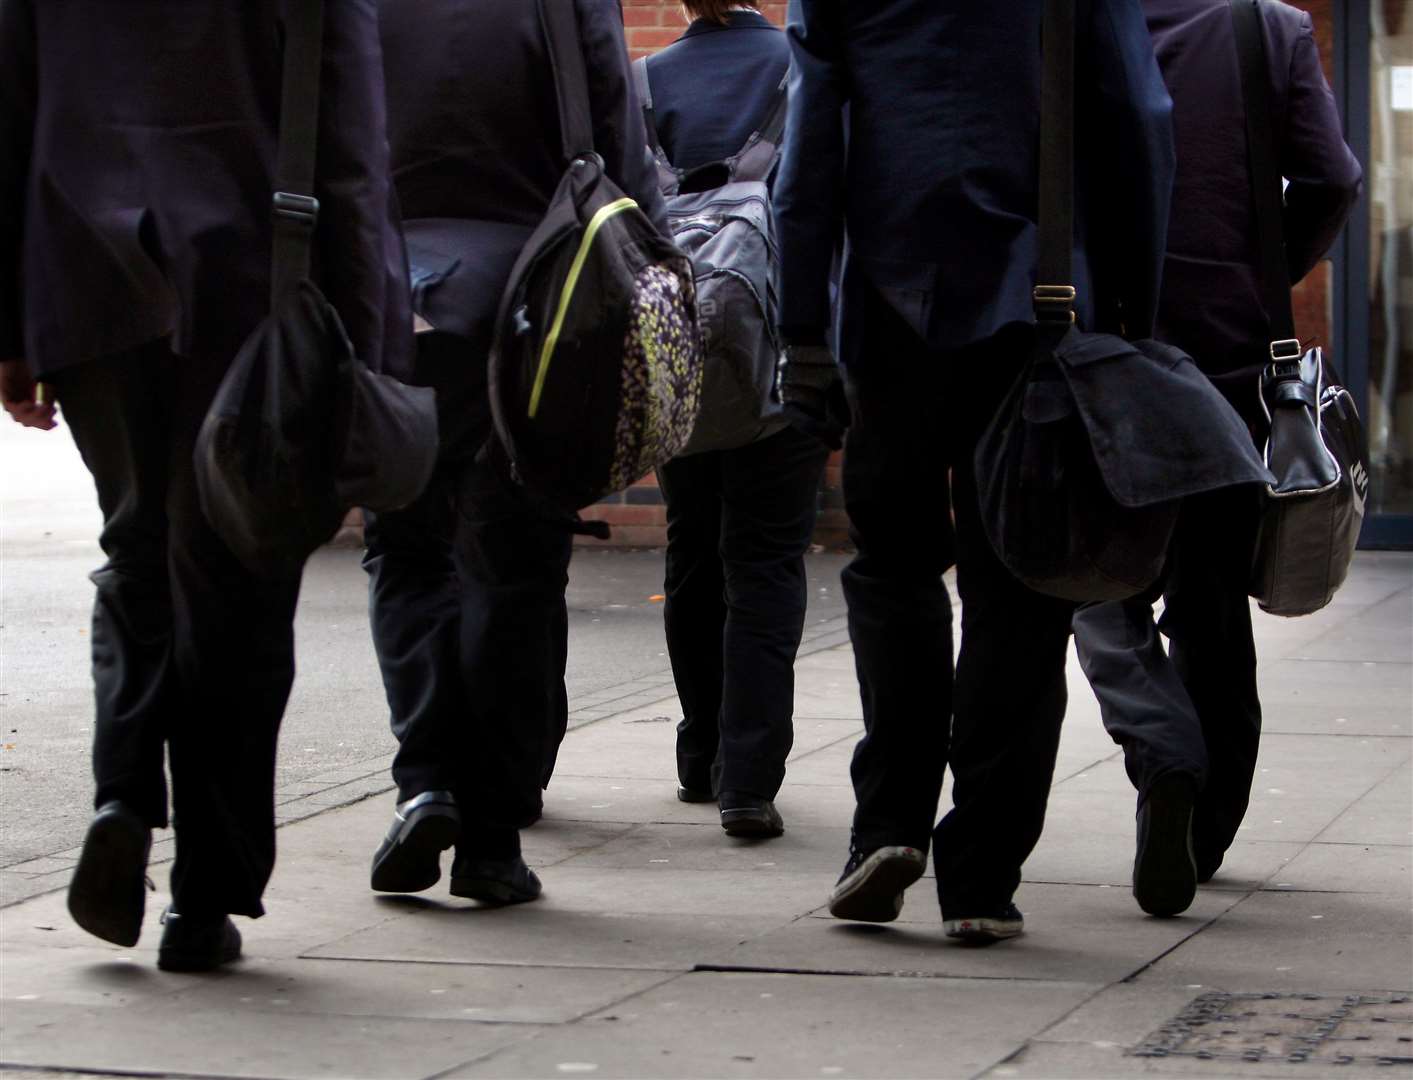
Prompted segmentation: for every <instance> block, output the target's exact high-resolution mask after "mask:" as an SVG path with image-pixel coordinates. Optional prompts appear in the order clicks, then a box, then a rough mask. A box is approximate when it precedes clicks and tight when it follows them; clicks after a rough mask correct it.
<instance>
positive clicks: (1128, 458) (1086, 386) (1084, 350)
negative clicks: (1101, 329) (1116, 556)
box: [1055, 329, 1273, 507]
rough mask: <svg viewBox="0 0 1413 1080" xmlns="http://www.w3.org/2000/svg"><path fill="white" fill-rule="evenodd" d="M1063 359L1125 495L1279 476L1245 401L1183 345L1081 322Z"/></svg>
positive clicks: (1139, 501) (1165, 493) (1141, 501)
mask: <svg viewBox="0 0 1413 1080" xmlns="http://www.w3.org/2000/svg"><path fill="white" fill-rule="evenodd" d="M1055 359H1056V361H1057V363H1058V364H1059V367H1060V370H1061V371H1062V372H1063V374H1064V377H1065V381H1066V382H1067V383H1068V385H1069V389H1070V392H1071V393H1072V394H1073V395H1074V400H1075V405H1076V406H1077V408H1078V409H1079V413H1080V416H1081V418H1082V419H1083V421H1084V426H1085V430H1086V431H1087V432H1088V434H1089V440H1090V444H1091V446H1092V448H1093V451H1094V457H1095V460H1096V461H1097V463H1098V465H1099V469H1100V471H1101V472H1102V473H1103V476H1104V482H1105V484H1106V485H1107V486H1108V488H1109V491H1110V493H1111V494H1112V495H1113V496H1114V498H1115V500H1116V501H1118V502H1119V503H1120V504H1121V505H1123V506H1129V507H1136V506H1149V505H1152V504H1154V503H1159V502H1166V501H1168V500H1171V499H1178V498H1183V497H1185V496H1187V495H1196V494H1199V493H1201V492H1204V491H1213V490H1216V489H1218V488H1223V487H1231V486H1233V485H1236V484H1263V483H1270V482H1271V481H1272V480H1273V477H1272V476H1271V473H1270V471H1269V470H1267V469H1266V467H1265V466H1264V465H1263V464H1262V462H1261V458H1260V456H1259V455H1258V454H1257V452H1256V446H1255V444H1254V443H1253V442H1252V439H1251V434H1250V432H1249V431H1248V429H1247V427H1246V424H1245V423H1244V422H1243V421H1242V419H1241V417H1240V416H1238V415H1237V413H1236V410H1235V409H1233V408H1232V407H1231V405H1230V404H1229V403H1228V402H1227V400H1226V399H1225V398H1224V397H1223V396H1222V394H1221V392H1220V391H1218V390H1217V388H1216V387H1215V386H1213V385H1212V383H1211V382H1210V381H1209V380H1208V379H1207V377H1206V376H1204V375H1203V374H1202V373H1201V372H1200V371H1198V370H1197V366H1196V365H1195V364H1194V363H1193V362H1192V360H1191V359H1190V358H1188V357H1187V356H1186V355H1184V354H1183V353H1182V352H1181V351H1180V350H1177V349H1174V348H1172V347H1171V346H1169V345H1164V344H1162V343H1160V342H1156V341H1139V342H1132V343H1130V342H1128V341H1125V340H1123V339H1122V338H1119V337H1114V336H1112V335H1108V334H1089V333H1084V332H1082V331H1079V330H1076V329H1071V330H1070V331H1069V333H1067V334H1066V335H1065V337H1064V338H1063V339H1062V340H1061V342H1060V344H1059V345H1058V346H1057V347H1056V349H1055Z"/></svg>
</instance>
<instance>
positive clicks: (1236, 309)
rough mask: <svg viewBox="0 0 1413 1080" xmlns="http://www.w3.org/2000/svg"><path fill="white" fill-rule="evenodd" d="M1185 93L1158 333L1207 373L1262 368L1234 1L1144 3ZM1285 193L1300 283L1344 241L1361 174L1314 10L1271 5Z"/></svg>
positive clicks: (1170, 72)
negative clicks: (1323, 58)
mask: <svg viewBox="0 0 1413 1080" xmlns="http://www.w3.org/2000/svg"><path fill="white" fill-rule="evenodd" d="M1143 8H1144V11H1145V13H1146V14H1147V17H1148V27H1149V29H1150V30H1151V31H1152V34H1153V44H1154V46H1155V48H1156V49H1157V53H1158V63H1159V65H1160V66H1161V67H1162V70H1163V78H1164V79H1165V80H1166V81H1167V85H1168V90H1169V92H1170V93H1171V94H1172V98H1173V119H1174V124H1175V127H1176V138H1177V149H1178V167H1177V182H1176V185H1175V187H1174V190H1173V209H1172V218H1171V221H1170V224H1169V227H1168V253H1167V259H1166V262H1165V266H1164V271H1163V292H1162V303H1161V305H1160V308H1159V313H1158V331H1157V332H1158V336H1159V337H1160V338H1161V339H1162V340H1164V341H1167V342H1170V343H1172V344H1174V345H1176V346H1178V347H1179V348H1181V349H1182V350H1183V351H1184V352H1187V353H1188V354H1190V355H1191V356H1192V357H1193V359H1195V360H1196V361H1197V362H1198V364H1199V365H1200V366H1201V367H1202V368H1203V369H1204V370H1205V371H1207V372H1209V373H1210V374H1214V375H1220V374H1222V373H1224V372H1226V373H1230V374H1236V373H1237V372H1242V371H1254V370H1255V368H1256V367H1257V366H1259V365H1260V363H1261V362H1262V361H1261V358H1262V356H1263V354H1264V353H1265V346H1266V344H1267V343H1268V342H1269V341H1270V338H1271V333H1270V319H1269V317H1268V315H1267V314H1266V311H1265V309H1264V306H1263V304H1262V301H1261V288H1260V285H1259V273H1258V266H1259V264H1260V259H1259V255H1258V253H1257V247H1256V225H1255V213H1254V209H1253V203H1252V197H1251V187H1250V179H1249V174H1248V171H1247V169H1248V165H1247V153H1246V126H1245V125H1246V120H1245V116H1246V114H1245V109H1244V106H1243V102H1242V94H1241V73H1240V69H1239V67H1238V62H1237V53H1236V39H1235V33H1234V30H1233V26H1232V17H1231V10H1230V6H1229V5H1228V3H1227V0H1143ZM1261 11H1262V15H1263V22H1264V30H1265V40H1266V55H1267V59H1268V68H1269V77H1270V84H1269V85H1270V96H1271V106H1272V109H1273V111H1274V114H1275V115H1274V116H1272V117H1271V119H1270V124H1271V127H1272V128H1273V129H1274V131H1275V132H1276V138H1277V146H1278V151H1279V155H1280V168H1281V172H1282V173H1283V174H1284V175H1285V176H1286V177H1287V178H1288V179H1289V181H1290V183H1289V186H1288V187H1287V188H1286V193H1285V238H1286V255H1287V262H1288V264H1289V268H1290V277H1291V281H1292V282H1295V281H1299V280H1300V279H1301V278H1303V277H1304V276H1305V275H1306V274H1308V273H1309V272H1310V270H1311V268H1313V267H1314V265H1315V263H1316V262H1317V261H1318V260H1319V259H1320V258H1321V257H1322V256H1323V255H1324V254H1325V252H1326V251H1328V250H1329V247H1330V245H1331V244H1333V243H1334V240H1335V237H1336V236H1337V235H1338V233H1339V230H1340V228H1341V226H1343V224H1344V221H1345V219H1346V218H1347V217H1348V216H1349V212H1350V210H1351V209H1352V207H1353V205H1354V202H1355V200H1356V199H1357V198H1358V195H1359V187H1360V178H1361V175H1362V173H1361V170H1360V168H1359V162H1358V161H1356V160H1355V157H1354V155H1353V154H1352V153H1351V152H1350V150H1349V147H1348V146H1346V145H1345V143H1344V139H1343V137H1342V136H1341V134H1340V125H1339V113H1338V111H1337V109H1336V106H1335V100H1334V95H1333V94H1331V93H1330V88H1329V86H1328V84H1326V82H1325V75H1324V72H1323V71H1322V70H1321V68H1320V57H1319V52H1318V50H1317V49H1316V46H1315V38H1314V34H1313V30H1312V27H1311V23H1310V16H1309V15H1306V14H1305V13H1304V12H1301V11H1297V10H1296V9H1295V8H1292V7H1287V6H1286V5H1285V4H1281V3H1275V2H1273V0H1267V2H1265V3H1263V4H1262V5H1261Z"/></svg>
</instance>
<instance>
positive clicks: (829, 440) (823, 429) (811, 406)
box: [775, 345, 850, 450]
mask: <svg viewBox="0 0 1413 1080" xmlns="http://www.w3.org/2000/svg"><path fill="white" fill-rule="evenodd" d="M775 393H776V396H777V397H778V398H779V399H780V404H781V406H782V410H783V412H784V413H785V418H786V419H787V420H789V421H790V423H791V424H792V425H793V426H794V427H796V428H797V429H799V430H800V431H803V432H804V433H805V434H806V435H812V436H814V437H815V438H816V439H818V440H819V441H820V442H822V443H824V444H825V445H826V446H828V447H829V448H830V449H832V450H838V449H839V448H840V447H841V446H843V445H844V432H845V431H846V430H847V429H848V427H849V420H850V416H849V401H848V398H846V397H845V395H844V380H843V378H842V376H841V375H840V373H839V365H838V364H837V363H835V361H834V357H833V356H832V355H831V354H830V352H829V350H828V349H827V348H825V347H824V346H823V345H791V346H789V347H787V348H786V349H785V355H784V356H782V357H781V358H780V362H779V363H778V364H777V365H776V368H775Z"/></svg>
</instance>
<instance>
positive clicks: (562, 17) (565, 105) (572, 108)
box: [538, 0, 594, 167]
mask: <svg viewBox="0 0 1413 1080" xmlns="http://www.w3.org/2000/svg"><path fill="white" fill-rule="evenodd" d="M538 2H539V6H540V29H541V31H542V32H543V33H544V35H545V41H546V42H547V43H548V44H549V54H550V68H551V69H552V70H553V72H554V92H555V97H556V98H557V99H558V101H559V130H560V139H561V140H562V143H563V147H564V164H565V166H566V167H567V166H568V165H570V164H571V163H572V162H573V161H575V160H576V159H578V158H581V157H584V156H585V155H587V154H591V153H593V152H594V120H593V117H592V116H591V115H590V113H589V70H588V66H587V65H586V64H585V62H584V46H583V39H582V37H581V36H580V33H579V18H578V16H577V15H575V14H574V4H573V0H538Z"/></svg>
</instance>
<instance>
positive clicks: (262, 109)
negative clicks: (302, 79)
mask: <svg viewBox="0 0 1413 1080" xmlns="http://www.w3.org/2000/svg"><path fill="white" fill-rule="evenodd" d="M284 3H285V0H202V2H200V3H192V2H191V0H143V2H141V3H137V2H130V0H0V207H3V209H0V354H3V355H6V356H23V357H25V358H26V359H27V360H28V361H29V363H30V366H31V367H32V369H33V370H34V372H35V374H36V375H39V376H43V375H45V374H47V373H49V372H52V371H55V370H58V369H61V368H65V367H69V366H71V365H74V364H80V363H83V362H84V361H87V360H92V359H94V358H97V357H101V356H106V355H110V354H113V353H117V352H122V351H124V350H126V349H129V348H132V347H134V346H137V345H140V344H145V343H147V342H150V341H154V340H158V339H161V338H169V339H170V341H171V345H172V348H173V350H174V351H175V352H177V353H178V354H181V355H201V356H209V355H221V354H224V353H232V354H233V353H234V351H235V349H236V348H237V347H238V346H239V344H240V342H241V341H242V340H244V338H245V337H246V336H247V334H248V333H249V332H250V331H251V330H252V329H253V328H254V326H255V325H256V324H257V323H258V322H259V320H260V319H261V318H262V317H263V316H264V315H265V313H266V311H267V310H268V305H269V290H270V271H269V262H270V236H271V226H270V199H271V195H272V191H273V186H274V176H273V172H274V159H275V144H276V134H277V129H278V122H279V105H280V83H281V45H280V40H281V23H282V18H283V10H284ZM377 21H378V11H377V4H376V2H375V0H337V2H330V3H327V4H326V5H325V35H324V62H323V81H322V86H323V100H322V107H321V111H320V124H319V147H318V155H319V166H318V173H319V182H318V187H317V192H316V194H317V195H318V198H319V200H320V202H321V204H322V209H321V214H320V223H319V228H318V233H317V240H316V244H317V251H316V267H315V274H316V277H317V279H318V281H319V284H320V286H321V287H322V288H323V289H324V291H325V293H326V294H327V296H328V298H329V300H330V302H331V303H332V304H333V305H334V307H335V308H336V309H337V310H338V312H339V314H340V315H341V316H342V318H343V320H344V323H345V326H346V327H347V329H348V332H349V336H350V337H351V339H352V341H353V344H354V347H355V348H356V350H357V352H358V355H359V356H360V357H362V359H363V360H364V361H365V362H366V363H367V364H368V365H369V366H370V367H373V368H374V369H375V370H377V369H382V370H388V371H391V372H393V373H396V374H403V373H405V372H406V371H407V367H408V358H409V356H410V352H411V349H410V341H411V332H410V329H411V328H410V318H411V316H410V314H409V309H408V298H407V285H406V270H405V262H404V259H403V249H402V240H401V236H400V234H399V232H398V228H397V219H396V213H395V210H394V207H393V203H392V199H391V187H390V181H389V174H388V157H387V146H386V134H385V127H384V107H383V80H382V63H381V54H380V52H379V45H378V32H377Z"/></svg>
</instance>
